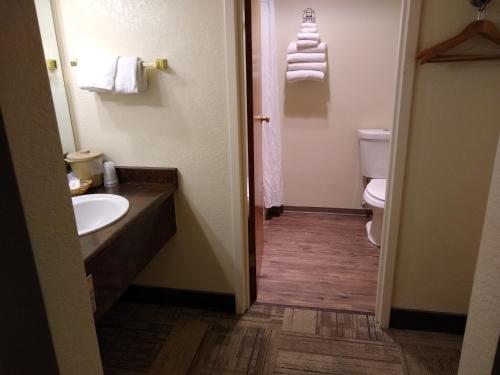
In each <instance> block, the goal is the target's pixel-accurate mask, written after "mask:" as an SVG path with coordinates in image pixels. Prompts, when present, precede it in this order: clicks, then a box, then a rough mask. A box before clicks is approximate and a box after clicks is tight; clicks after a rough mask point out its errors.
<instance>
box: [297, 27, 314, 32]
mask: <svg viewBox="0 0 500 375" xmlns="http://www.w3.org/2000/svg"><path fill="white" fill-rule="evenodd" d="M300 32H301V33H317V32H318V28H316V27H301V28H300Z"/></svg>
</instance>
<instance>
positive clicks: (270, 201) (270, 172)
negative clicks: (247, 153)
mask: <svg viewBox="0 0 500 375" xmlns="http://www.w3.org/2000/svg"><path fill="white" fill-rule="evenodd" d="M274 1H275V0H261V15H262V17H261V24H262V30H261V50H262V111H263V113H264V114H265V115H269V116H270V117H271V121H270V122H269V123H263V124H262V160H263V163H264V166H263V175H264V176H263V177H264V204H265V206H266V208H270V207H273V206H276V207H279V206H282V205H283V201H284V200H283V172H282V160H281V121H280V115H281V113H280V112H281V111H280V98H279V83H278V60H277V54H276V19H275V7H274Z"/></svg>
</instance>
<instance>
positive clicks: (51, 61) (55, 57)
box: [35, 0, 76, 154]
mask: <svg viewBox="0 0 500 375" xmlns="http://www.w3.org/2000/svg"><path fill="white" fill-rule="evenodd" d="M35 7H36V13H37V17H38V24H39V27H40V34H41V36H42V44H43V52H44V54H45V61H46V63H47V73H48V76H49V81H50V90H51V91H52V100H53V101H54V108H55V110H56V116H57V126H58V128H59V136H60V137H61V144H62V148H63V153H64V154H66V153H68V152H73V151H75V148H76V147H75V138H74V136H73V127H72V125H71V115H70V112H69V107H68V98H67V96H66V88H65V86H64V76H63V71H62V68H61V59H60V56H59V48H58V44H57V37H56V30H55V27H54V19H53V17H52V8H51V4H50V0H35Z"/></svg>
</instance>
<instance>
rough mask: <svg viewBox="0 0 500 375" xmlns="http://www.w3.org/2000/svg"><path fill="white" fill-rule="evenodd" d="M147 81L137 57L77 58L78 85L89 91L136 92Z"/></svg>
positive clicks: (142, 87)
mask: <svg viewBox="0 0 500 375" xmlns="http://www.w3.org/2000/svg"><path fill="white" fill-rule="evenodd" d="M147 85H148V81H147V77H146V73H145V71H144V68H143V67H142V60H141V59H140V58H139V57H124V56H120V57H117V56H114V57H96V56H92V57H88V58H86V57H84V58H82V59H79V60H78V86H79V87H80V89H82V90H87V91H91V92H109V93H114V94H138V93H139V92H142V91H145V90H146V89H147Z"/></svg>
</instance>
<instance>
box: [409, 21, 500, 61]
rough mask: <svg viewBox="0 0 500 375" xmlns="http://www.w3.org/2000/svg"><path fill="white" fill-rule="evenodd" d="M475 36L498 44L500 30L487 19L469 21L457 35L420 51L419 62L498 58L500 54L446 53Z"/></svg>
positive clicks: (499, 41) (499, 43) (499, 42)
mask: <svg viewBox="0 0 500 375" xmlns="http://www.w3.org/2000/svg"><path fill="white" fill-rule="evenodd" d="M475 36H482V37H484V38H486V39H488V40H490V41H492V42H493V43H496V44H498V45H499V46H500V32H499V31H498V29H497V28H496V26H495V24H494V23H493V22H491V21H488V20H478V21H474V22H471V23H470V24H469V25H467V27H466V28H465V29H464V30H463V31H462V32H461V33H460V34H458V35H456V36H454V37H453V38H450V39H448V40H445V41H444V42H441V43H439V44H436V45H435V46H433V47H430V48H427V49H425V50H423V51H421V52H420V53H419V54H418V55H417V59H418V60H420V64H425V63H429V62H446V61H475V60H499V59H500V54H493V55H480V54H476V55H446V54H445V53H446V52H448V51H449V50H451V49H453V48H455V47H457V46H458V45H460V44H462V43H464V42H466V41H468V40H469V39H471V38H473V37H475Z"/></svg>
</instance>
